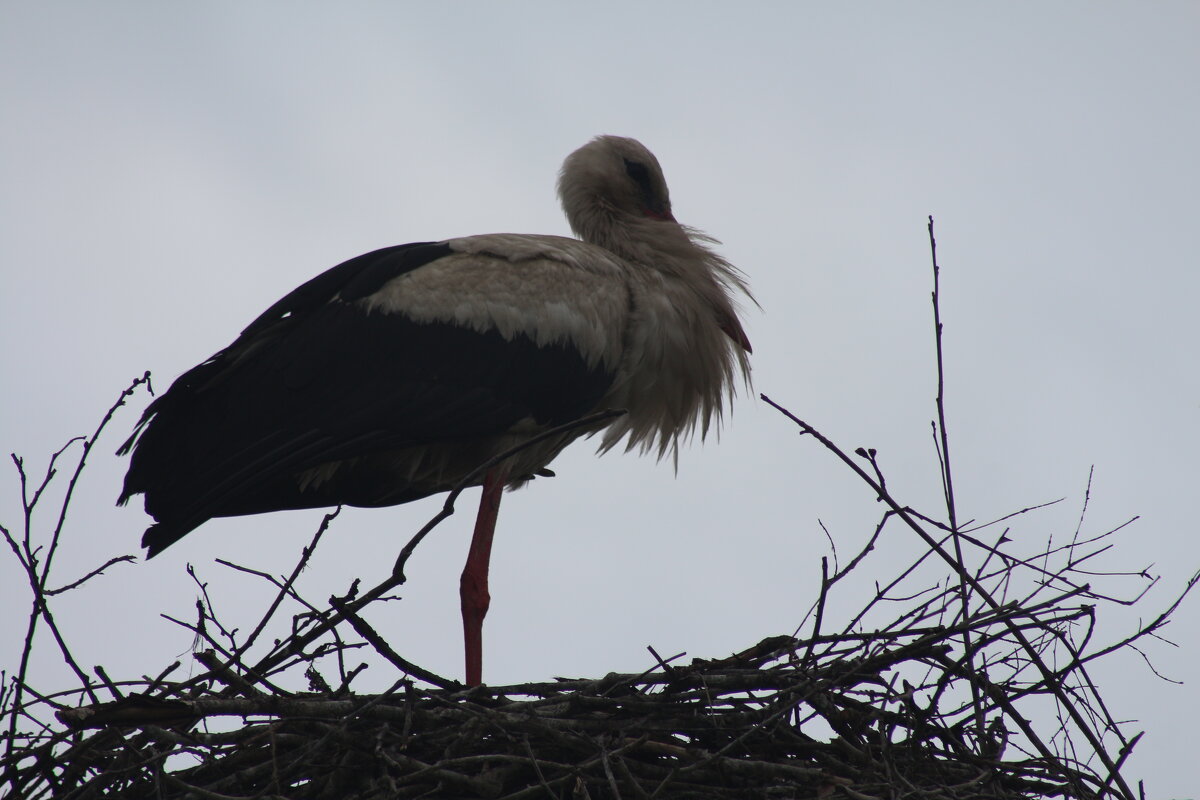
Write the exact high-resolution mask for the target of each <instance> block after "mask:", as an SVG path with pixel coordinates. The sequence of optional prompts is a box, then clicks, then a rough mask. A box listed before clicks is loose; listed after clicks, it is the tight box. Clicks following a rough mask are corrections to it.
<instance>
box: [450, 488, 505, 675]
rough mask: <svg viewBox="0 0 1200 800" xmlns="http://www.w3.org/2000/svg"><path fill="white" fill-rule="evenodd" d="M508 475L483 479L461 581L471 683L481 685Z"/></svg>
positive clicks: (468, 673) (468, 670)
mask: <svg viewBox="0 0 1200 800" xmlns="http://www.w3.org/2000/svg"><path fill="white" fill-rule="evenodd" d="M506 477H507V476H506V475H505V471H504V470H503V469H501V468H495V469H491V470H489V471H488V473H487V475H485V476H484V478H483V496H482V497H480V499H479V515H478V516H477V517H476V518H475V533H474V535H473V536H472V537H471V549H470V551H469V552H468V553H467V563H466V566H464V567H463V571H462V578H461V579H460V580H459V596H460V598H461V599H462V618H463V639H464V643H465V645H466V657H467V685H468V686H478V685H479V684H481V683H482V682H483V618H484V617H485V616H487V612H488V605H489V604H490V603H491V599H492V598H491V595H489V594H488V562H489V561H490V560H491V557H492V535H493V534H494V533H495V532H496V516H497V514H499V513H500V497H501V496H502V495H503V493H504V483H505V478H506Z"/></svg>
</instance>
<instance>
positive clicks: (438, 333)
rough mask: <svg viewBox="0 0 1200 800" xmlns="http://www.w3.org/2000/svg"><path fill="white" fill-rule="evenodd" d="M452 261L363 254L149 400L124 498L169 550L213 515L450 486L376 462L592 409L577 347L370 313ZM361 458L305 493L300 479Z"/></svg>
mask: <svg viewBox="0 0 1200 800" xmlns="http://www.w3.org/2000/svg"><path fill="white" fill-rule="evenodd" d="M449 252H450V250H449V248H448V246H446V245H444V244H429V243H418V244H413V245H402V246H399V247H393V248H387V249H385V250H379V251H375V252H373V253H368V254H366V255H364V256H359V257H358V258H356V259H352V260H350V261H347V262H345V263H343V264H340V265H338V266H337V267H334V268H333V269H331V270H329V271H327V272H325V273H323V274H321V275H319V276H317V277H316V278H314V279H313V280H311V281H309V282H307V283H305V284H304V285H302V286H300V287H299V288H297V289H296V290H295V291H293V292H292V293H291V294H289V295H288V296H287V297H284V298H283V299H282V300H280V301H279V302H278V303H276V304H275V305H273V306H272V307H271V308H270V309H268V310H267V311H266V312H265V313H264V314H262V315H261V316H260V317H259V318H258V319H256V320H255V321H254V322H252V323H251V324H250V325H249V326H248V327H247V328H246V330H245V331H244V332H243V333H242V335H241V336H240V337H239V338H238V339H237V340H236V341H235V342H233V344H231V345H230V346H229V347H227V348H226V349H224V350H222V351H221V352H219V353H217V354H216V355H214V356H213V357H212V358H210V359H209V360H207V361H205V362H204V363H202V364H200V365H199V366H197V367H195V368H193V369H192V370H190V371H188V372H187V373H185V374H184V375H182V376H181V377H180V378H179V379H178V380H176V381H175V383H174V384H173V385H172V386H171V388H170V389H169V390H168V391H167V392H166V393H165V394H164V395H162V396H161V397H159V398H158V399H157V400H155V401H154V402H153V403H151V404H150V406H149V407H148V408H147V409H146V413H145V414H144V415H143V417H142V420H141V422H140V423H139V425H138V430H137V431H135V434H134V436H133V437H131V438H130V440H129V441H128V442H126V443H125V445H124V446H123V447H122V449H121V451H119V452H122V453H124V452H127V451H129V450H132V459H131V463H130V467H129V472H128V474H127V475H126V477H125V486H124V491H123V492H122V494H121V498H120V501H119V502H121V503H124V502H126V501H127V500H128V499H129V498H130V497H131V496H132V495H134V494H138V493H144V494H145V496H146V511H147V512H148V513H150V514H151V515H152V516H153V517H154V518H155V519H156V520H157V521H158V524H156V525H154V526H151V527H150V528H149V529H148V530H147V531H146V535H145V536H144V537H143V540H142V544H143V546H145V547H147V548H149V555H151V556H153V555H155V554H157V553H158V552H161V551H162V550H163V549H164V548H165V547H167V546H168V545H170V544H171V543H173V542H175V541H177V540H178V539H180V538H181V537H183V536H184V535H186V534H187V533H188V532H190V531H191V530H193V529H194V528H196V527H197V526H199V525H200V524H202V523H203V522H205V521H206V520H208V519H211V518H212V517H217V516H231V515H240V514H254V513H261V512H265V511H278V510H284V509H293V508H314V507H323V506H330V505H338V504H348V505H364V506H374V505H392V504H396V503H402V502H407V501H409V500H414V499H416V498H418V497H423V496H425V495H428V494H430V493H432V492H434V491H439V490H441V489H443V488H445V487H430V486H427V485H420V486H405V485H401V484H397V482H396V476H395V474H394V473H391V472H388V471H386V470H380V469H377V468H374V467H373V465H374V464H376V463H377V462H376V461H373V460H372V459H371V458H370V457H371V456H374V455H378V454H382V453H386V452H388V451H395V450H399V449H403V448H406V447H414V446H420V445H427V444H433V443H449V442H464V441H470V440H473V439H481V438H486V437H489V436H495V435H497V434H500V433H503V432H504V431H506V430H507V429H508V428H509V427H511V426H512V425H513V424H514V423H515V422H517V421H518V420H522V419H526V418H529V417H532V418H533V419H535V420H536V421H538V422H539V423H543V424H545V425H547V426H551V425H556V424H560V423H562V422H568V421H570V420H572V419H576V418H578V417H579V416H582V415H583V414H586V413H587V412H589V411H590V410H592V408H593V407H594V406H595V404H596V403H597V402H598V401H599V400H600V398H601V397H602V396H603V394H604V392H605V391H606V390H607V388H608V386H609V385H610V383H611V380H612V376H611V375H610V374H608V373H607V372H606V371H604V370H603V369H602V368H601V367H599V366H594V367H589V366H588V365H587V363H586V362H585V360H584V359H583V358H582V357H581V356H580V355H579V354H578V353H577V352H576V351H575V350H573V349H572V348H571V347H570V346H568V345H556V346H549V347H539V346H537V345H536V344H535V343H534V342H533V341H532V340H530V339H529V338H527V337H524V336H517V337H516V338H514V339H513V340H506V339H504V338H503V337H502V336H501V335H500V334H499V333H497V332H494V331H493V332H485V333H480V332H477V331H474V330H469V329H466V328H462V327H458V326H455V325H450V324H444V323H434V324H420V323H416V322H414V321H412V320H410V319H408V318H406V317H404V316H402V315H399V314H388V313H383V312H374V313H367V312H365V310H364V309H363V308H362V307H361V306H358V305H352V304H350V303H349V302H346V301H353V300H356V299H359V298H362V297H366V296H368V295H370V294H371V293H373V292H374V291H376V290H377V289H379V288H380V287H381V286H382V285H383V284H384V283H386V282H387V281H388V280H390V279H391V278H393V277H395V276H397V275H399V274H402V273H403V272H407V271H411V270H413V269H418V268H420V267H421V266H424V265H426V264H428V263H431V262H432V261H435V260H437V259H438V258H441V257H442V256H444V255H446V254H448V253H449ZM345 459H358V460H357V461H354V462H351V464H350V465H348V466H346V467H345V468H343V469H339V470H338V473H337V476H338V478H337V480H330V481H327V482H325V483H323V484H321V485H320V486H319V487H316V488H314V487H308V488H306V489H305V490H303V491H302V490H301V485H300V480H299V477H298V476H299V474H300V473H302V472H304V471H305V470H308V469H311V468H313V467H317V466H320V465H322V464H328V463H330V462H334V461H342V460H345Z"/></svg>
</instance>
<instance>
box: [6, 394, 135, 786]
mask: <svg viewBox="0 0 1200 800" xmlns="http://www.w3.org/2000/svg"><path fill="white" fill-rule="evenodd" d="M143 383H144V384H146V385H147V387H149V385H150V373H149V372H146V373H144V374H143V375H142V377H140V378H135V379H134V381H133V382H132V383H131V384H129V386H128V387H126V388H125V390H124V391H122V392H121V395H120V397H118V398H117V401H116V402H115V403H114V404H113V405H112V406H111V407H110V408H109V409H108V412H107V413H106V414H105V415H104V417H103V418H102V419H101V420H100V424H99V425H97V426H96V429H95V431H93V432H92V435H91V438H88V439H84V438H83V437H81V436H77V437H74V438H72V439H71V440H70V441H68V442H67V443H66V444H65V445H63V447H62V448H61V449H60V450H59V451H58V452H56V453H55V454H54V455H53V456H52V457H51V459H50V464H49V466H48V468H47V470H46V478H45V480H44V481H43V482H42V484H41V485H40V486H39V487H38V488H37V490H36V491H35V492H34V494H33V497H32V498H29V497H28V494H27V493H26V491H25V470H24V467H23V465H22V460H21V459H20V458H18V457H17V456H16V455H15V454H14V455H13V456H12V459H13V462H14V463H15V464H16V465H17V471H18V473H19V474H20V478H21V500H22V505H23V506H24V514H25V535H24V545H25V553H24V558H23V557H22V553H21V548H20V547H18V545H17V542H16V540H15V539H14V538H13V537H12V536H11V535H10V534H9V532H8V530H7V529H3V528H0V530H3V534H4V538H5V539H6V540H8V544H9V546H10V547H11V548H12V550H13V552H14V553H15V554H16V556H17V560H18V561H20V562H21V564H22V565H23V566H24V567H25V570H26V574H27V577H28V578H29V582H30V589H31V590H32V591H33V610H32V612H31V614H30V619H29V625H28V627H27V629H26V632H25V643H24V646H23V647H22V651H21V663H20V665H19V667H18V668H17V675H16V689H15V691H14V696H13V702H12V713H11V716H10V719H9V728H8V737H7V738H8V741H7V743H6V745H5V751H4V756H5V759H6V760H7V759H8V758H9V757H10V756H11V755H12V750H13V745H14V742H15V740H16V731H17V714H18V712H19V710H20V708H21V700H22V695H23V693H24V691H25V676H26V673H27V671H28V669H29V658H30V656H31V655H32V652H33V637H34V633H35V632H36V630H37V621H38V619H39V618H42V619H45V621H46V625H47V627H48V628H49V629H50V631H51V634H52V635H53V636H54V639H55V641H56V643H57V644H58V646H59V650H60V651H61V652H62V655H63V659H64V660H65V661H66V663H67V665H68V666H70V667H71V669H72V670H73V671H74V672H75V674H76V676H77V677H78V678H79V680H80V683H81V684H82V685H83V688H84V690H85V691H86V692H87V694H88V696H89V697H90V698H91V699H92V702H99V698H98V697H97V696H96V694H95V692H94V691H93V690H92V688H91V681H90V680H89V679H88V677H87V675H85V674H84V672H83V670H82V669H80V667H79V665H78V664H77V663H75V659H74V658H73V657H72V656H71V652H70V650H69V649H68V648H67V644H66V642H65V641H64V640H63V638H62V634H61V633H60V632H59V630H58V626H57V625H56V624H55V622H54V617H53V616H52V615H51V614H50V607H49V606H48V605H47V603H46V596H47V595H46V583H47V581H48V580H49V577H50V567H51V564H52V562H53V560H54V554H55V551H56V550H57V548H58V542H59V539H60V537H61V535H62V529H63V524H64V522H65V521H66V516H67V506H68V505H69V504H70V502H71V496H72V494H74V492H75V485H76V483H78V482H79V474H80V472H81V471H82V470H83V466H84V463H85V462H86V461H87V456H88V453H90V452H91V449H92V446H93V445H95V444H96V440H97V439H98V438H99V437H100V433H101V432H102V431H103V430H104V428H105V427H106V426H107V425H108V423H109V421H110V420H111V419H112V417H113V415H114V414H115V413H116V412H117V409H119V408H121V407H122V406H123V405H125V400H126V398H128V397H130V396H131V395H132V394H133V393H134V391H135V390H136V389H137V387H138V386H140V385H142V384H143ZM77 441H83V453H82V455H80V457H79V464H78V466H76V468H75V471H74V474H72V476H71V480H70V482H69V483H68V484H67V491H66V493H65V494H64V496H63V501H62V506H61V508H60V510H59V515H58V521H57V522H56V523H55V526H54V533H53V535H52V536H51V540H50V547H49V549H48V550H47V552H46V558H45V561H43V562H42V568H41V574H40V575H39V574H38V570H37V557H36V554H35V551H34V548H33V547H32V523H33V520H32V515H33V507H34V506H35V505H36V504H37V502H38V501H39V500H40V499H41V496H42V491H43V490H45V488H46V487H47V486H48V485H49V483H50V481H51V480H52V479H53V478H54V474H55V470H54V464H55V462H56V461H57V460H58V457H59V456H61V455H62V454H63V453H64V452H66V449H67V448H68V447H70V446H71V445H72V444H74V443H75V442H77ZM105 566H108V565H107V564H106V565H105ZM101 569H103V567H102V568H101ZM88 577H90V576H88ZM84 580H86V578H85V579H84ZM81 582H82V581H80V583H81ZM10 769H15V765H12V764H11V763H10ZM7 772H8V771H7V770H6V774H7ZM6 776H7V775H6Z"/></svg>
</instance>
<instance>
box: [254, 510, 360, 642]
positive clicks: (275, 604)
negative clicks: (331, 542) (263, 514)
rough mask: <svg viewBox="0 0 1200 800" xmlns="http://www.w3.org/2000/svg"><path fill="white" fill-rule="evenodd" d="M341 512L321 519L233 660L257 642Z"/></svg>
mask: <svg viewBox="0 0 1200 800" xmlns="http://www.w3.org/2000/svg"><path fill="white" fill-rule="evenodd" d="M341 511H342V507H341V506H338V507H337V508H335V509H334V510H333V511H331V512H330V513H328V514H326V515H325V516H324V517H323V518H322V519H321V524H320V525H319V526H318V527H317V532H316V533H315V534H314V535H313V538H312V541H311V542H309V543H308V547H305V548H304V549H303V550H301V551H300V560H299V561H298V562H296V567H295V568H294V569H293V570H292V574H291V575H289V576H288V578H287V580H286V581H284V582H283V585H282V586H280V587H279V593H278V594H276V595H275V599H274V600H273V601H272V602H271V606H270V607H269V608H268V609H267V611H266V613H265V614H263V617H262V619H261V620H259V622H258V625H257V626H255V628H254V630H253V631H251V632H250V635H249V636H248V637H246V640H245V641H244V642H242V646H241V647H239V648H237V649H236V650H235V651H234V652H233V657H234V659H235V660H241V657H242V656H243V655H245V653H246V651H247V650H249V649H250V646H251V645H253V644H254V642H255V641H257V640H258V637H259V634H261V633H262V632H263V629H264V628H266V627H267V623H268V622H269V621H270V619H271V617H273V616H275V611H276V610H277V609H278V608H279V605H280V603H282V602H283V598H285V597H287V594H288V592H289V591H291V588H292V584H294V583H295V582H296V579H297V578H298V577H300V573H301V572H302V571H303V570H304V567H305V566H307V565H308V560H309V558H311V557H312V554H313V551H315V550H316V549H317V544H318V543H319V542H320V541H321V537H322V536H324V535H325V531H326V530H327V529H328V528H329V524H330V523H331V522H333V520H334V519H335V518H336V517H337V515H338V514H340V513H341Z"/></svg>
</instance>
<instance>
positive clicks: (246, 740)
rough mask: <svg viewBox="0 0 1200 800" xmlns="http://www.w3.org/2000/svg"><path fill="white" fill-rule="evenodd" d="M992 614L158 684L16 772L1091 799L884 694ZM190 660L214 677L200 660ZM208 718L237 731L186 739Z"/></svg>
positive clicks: (63, 788) (97, 793)
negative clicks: (565, 656) (367, 686)
mask: <svg viewBox="0 0 1200 800" xmlns="http://www.w3.org/2000/svg"><path fill="white" fill-rule="evenodd" d="M1003 617H1004V619H1002V618H1001V617H1000V616H997V615H992V616H991V617H990V618H981V619H978V620H973V621H972V622H971V623H970V625H969V626H961V627H959V628H957V629H955V628H944V629H941V630H938V631H928V632H923V633H922V632H911V633H900V634H898V635H879V636H871V637H824V638H823V640H808V641H798V640H795V639H792V638H791V637H777V638H773V639H769V640H766V641H764V642H762V643H760V644H759V645H758V646H756V647H754V648H751V649H750V650H747V651H746V652H744V653H740V654H738V655H736V656H733V657H730V658H727V659H722V660H719V661H702V660H696V661H694V662H693V663H692V664H691V665H690V666H685V667H672V666H671V665H669V664H665V663H664V664H662V665H661V666H660V667H658V668H656V669H655V670H653V671H651V672H648V673H644V674H641V675H617V674H613V675H608V676H606V677H605V678H603V679H600V680H589V681H583V680H580V681H559V682H554V683H540V684H527V685H521V686H507V687H476V688H474V689H469V690H463V689H459V690H453V689H430V688H420V687H418V686H416V685H414V683H413V682H412V681H409V680H404V681H401V682H400V683H399V684H398V685H397V686H396V687H394V688H393V689H392V690H391V691H388V692H385V693H382V694H377V695H370V696H364V695H353V694H349V693H341V694H339V693H338V692H333V691H322V692H317V693H306V694H296V695H288V696H283V695H280V694H274V693H267V692H263V691H259V690H256V689H254V688H253V687H252V686H250V685H249V684H248V682H245V681H242V680H231V681H229V684H230V685H229V686H225V687H220V688H218V686H219V682H218V681H214V680H212V679H211V678H210V679H207V680H205V681H203V682H201V684H200V685H194V686H192V687H191V688H190V690H189V691H185V692H180V691H178V689H179V687H171V688H170V690H167V687H166V686H165V685H164V686H162V687H160V688H159V690H158V691H157V692H156V693H148V694H143V695H139V696H137V697H129V698H126V699H123V700H119V701H115V702H111V703H105V704H100V705H95V706H88V707H84V708H78V709H70V710H65V711H63V712H60V714H59V717H60V718H61V719H62V720H63V721H64V722H65V723H67V724H68V725H69V726H71V727H73V728H76V729H79V728H83V727H92V728H99V729H100V732H99V733H91V734H88V735H86V736H84V737H82V738H76V739H75V741H74V743H73V745H72V746H71V747H70V749H69V750H68V751H67V753H66V754H65V755H63V756H59V757H58V758H57V759H50V758H45V757H43V758H39V759H36V762H37V763H36V764H35V765H31V767H30V768H28V769H27V773H28V777H30V778H35V777H36V778H37V780H32V781H31V783H30V786H31V787H32V785H35V784H40V785H42V786H46V787H51V786H52V787H54V791H55V794H56V795H57V796H70V797H79V798H87V797H101V796H112V795H114V794H116V795H119V796H121V797H130V798H138V797H147V798H151V797H166V798H170V797H267V796H272V797H274V796H282V797H291V798H333V797H339V798H341V797H358V798H417V797H428V798H467V797H481V798H505V799H506V800H516V799H517V798H544V797H553V798H559V797H572V798H580V797H592V798H601V797H605V798H636V797H663V798H766V797H779V798H793V797H795V798H800V797H850V798H856V799H857V800H865V798H884V797H895V796H899V795H901V794H902V795H903V796H907V797H939V798H968V797H989V798H1026V797H1052V796H1064V797H1099V796H1101V795H1102V794H1103V793H1104V791H1105V789H1104V785H1103V781H1101V780H1100V779H1099V778H1098V776H1097V775H1096V774H1095V773H1091V772H1089V771H1086V770H1080V769H1076V768H1073V767H1070V766H1068V765H1067V764H1066V763H1064V762H1062V761H1061V760H1059V759H1049V760H1047V759H1038V758H1032V759H1030V758H1024V757H1019V758H1017V759H1013V760H1007V761H1006V760H1004V758H1003V753H1004V751H1005V744H1006V738H1007V732H1006V730H1005V729H1004V726H1003V725H1002V724H1000V723H998V722H997V721H996V720H999V719H1001V717H999V716H994V717H993V714H992V713H991V712H990V711H989V713H988V716H989V717H993V722H992V723H991V724H989V725H987V726H985V729H984V730H976V729H973V728H972V727H971V725H970V724H969V715H967V716H966V717H962V715H959V716H960V717H961V718H959V719H957V720H956V719H955V715H953V714H945V713H942V712H941V711H939V709H938V708H936V707H935V706H928V705H922V704H921V703H920V702H918V701H917V700H916V697H917V696H918V694H919V690H918V688H917V687H913V686H911V685H907V684H904V683H903V682H901V686H903V687H904V688H901V689H898V688H897V686H896V683H897V681H896V677H895V676H896V674H897V673H898V672H899V671H901V670H903V668H905V667H911V666H913V665H921V666H922V667H923V668H924V669H925V670H926V671H930V670H932V673H933V674H936V675H937V676H938V681H937V682H938V683H942V682H946V681H950V682H954V681H956V680H959V678H956V677H955V675H961V674H962V673H963V672H964V666H963V665H962V664H961V663H957V664H956V663H955V659H954V656H953V655H952V654H953V653H954V651H955V650H956V649H957V647H956V645H955V642H956V640H958V638H959V637H960V636H961V634H962V633H963V632H964V631H967V630H971V631H973V632H975V633H980V634H983V633H985V632H986V631H988V630H989V629H995V628H999V627H1002V626H1003V624H1004V622H1005V620H1007V621H1010V622H1011V621H1016V620H1019V619H1021V618H1023V617H1025V614H1024V612H1021V611H1019V610H1012V611H1008V612H1005V614H1004V615H1003ZM818 651H819V652H820V655H817V653H818ZM201 657H202V659H203V660H206V661H209V662H210V663H214V666H217V667H218V669H217V670H214V671H213V675H214V676H215V675H217V674H219V664H216V663H215V662H216V661H217V660H218V659H217V656H216V654H215V653H213V652H211V651H209V652H208V653H206V654H203V655H202V656H201ZM243 677H244V676H243ZM979 682H980V683H981V688H984V689H986V690H987V691H990V692H999V691H1001V690H1002V689H1001V687H995V686H991V685H990V684H987V683H986V682H983V681H979ZM189 695H190V697H189ZM185 698H186V699H185ZM220 716H233V717H237V718H241V719H243V720H246V723H245V724H244V725H243V726H242V727H239V728H235V729H233V730H228V731H224V732H220V733H206V732H203V730H202V725H201V723H202V721H205V720H210V719H212V718H214V717H220ZM830 731H832V732H833V735H832V736H830V735H829V732H830ZM59 744H60V746H61V745H65V744H66V741H65V737H64V741H62V742H60V743H59ZM41 749H42V751H43V753H45V754H46V755H49V751H51V750H52V749H54V748H52V747H50V746H48V745H47V744H44V745H42V748H41ZM185 755H186V756H188V757H190V758H188V759H186V761H185V760H184V759H183V758H182V756H185Z"/></svg>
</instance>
